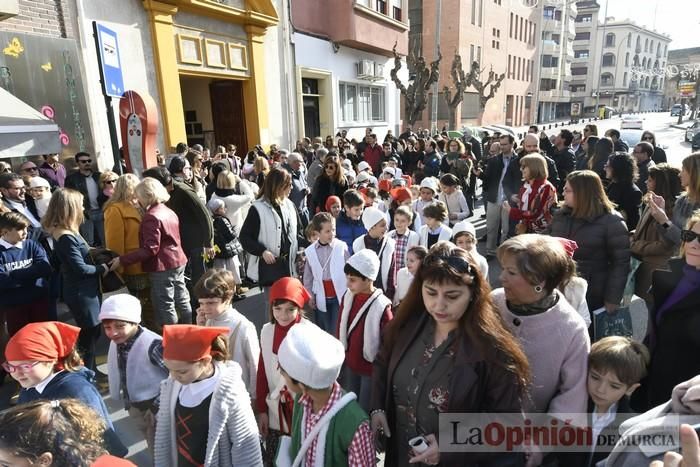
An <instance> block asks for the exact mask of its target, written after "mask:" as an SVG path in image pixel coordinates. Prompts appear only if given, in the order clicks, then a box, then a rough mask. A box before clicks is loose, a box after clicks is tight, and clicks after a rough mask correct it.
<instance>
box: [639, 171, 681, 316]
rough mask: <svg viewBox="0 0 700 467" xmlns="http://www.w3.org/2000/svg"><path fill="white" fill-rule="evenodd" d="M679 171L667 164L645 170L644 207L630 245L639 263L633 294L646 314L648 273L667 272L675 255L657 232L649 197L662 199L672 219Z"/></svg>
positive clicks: (673, 250)
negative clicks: (639, 300)
mask: <svg viewBox="0 0 700 467" xmlns="http://www.w3.org/2000/svg"><path fill="white" fill-rule="evenodd" d="M679 174H680V171H679V170H678V169H677V168H675V167H671V166H670V165H668V164H659V165H656V166H652V167H650V168H649V177H647V181H646V184H647V190H648V191H649V193H648V194H647V196H645V202H646V203H647V206H646V207H645V208H644V211H643V212H642V218H641V219H640V221H639V224H637V228H636V229H635V230H634V236H633V237H632V240H631V241H630V251H631V252H632V256H634V257H635V258H637V259H638V260H639V261H641V262H642V263H641V264H640V265H639V267H638V268H637V272H636V273H635V278H634V293H635V294H636V295H638V296H640V297H642V298H643V299H644V300H645V301H646V302H647V307H648V308H649V310H651V309H653V299H652V295H651V293H649V288H650V287H651V273H652V272H654V271H655V270H657V269H668V260H669V258H671V256H673V255H674V253H675V248H674V246H673V244H672V243H669V242H668V241H666V240H664V238H663V237H662V235H661V233H660V232H659V229H658V223H657V222H656V220H655V219H654V217H653V216H652V215H651V211H652V210H651V208H650V207H649V206H648V204H649V203H650V197H651V193H654V194H656V195H657V196H661V197H662V198H663V199H664V210H665V211H666V215H667V216H673V206H674V204H675V203H676V198H678V195H680V193H681V179H680V176H679Z"/></svg>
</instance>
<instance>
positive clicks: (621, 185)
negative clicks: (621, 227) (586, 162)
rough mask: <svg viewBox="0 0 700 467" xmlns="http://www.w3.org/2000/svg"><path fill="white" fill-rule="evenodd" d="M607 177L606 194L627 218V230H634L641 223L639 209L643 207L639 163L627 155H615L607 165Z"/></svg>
mask: <svg viewBox="0 0 700 467" xmlns="http://www.w3.org/2000/svg"><path fill="white" fill-rule="evenodd" d="M605 177H606V178H607V179H608V180H610V183H609V184H608V186H607V188H606V189H605V192H606V194H607V195H608V198H609V199H610V201H612V202H613V203H615V205H617V209H618V210H619V211H620V213H621V214H622V215H623V216H624V217H625V221H626V222H627V228H628V229H629V230H634V229H635V228H636V227H637V223H639V208H640V206H641V205H642V190H640V189H639V187H638V186H637V184H636V183H635V182H636V181H637V178H638V177H639V172H638V170H637V162H636V161H635V159H634V157H632V156H631V155H629V154H626V153H621V152H620V153H615V154H613V155H612V156H610V158H609V159H608V162H607V164H605Z"/></svg>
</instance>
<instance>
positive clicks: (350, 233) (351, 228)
mask: <svg viewBox="0 0 700 467" xmlns="http://www.w3.org/2000/svg"><path fill="white" fill-rule="evenodd" d="M366 233H367V229H365V226H364V224H363V223H362V220H361V219H358V220H356V221H355V220H352V219H350V218H349V217H348V216H347V215H346V214H345V210H342V211H340V214H339V215H338V219H337V220H336V221H335V236H336V237H337V238H338V240H342V241H344V242H345V243H346V244H347V246H348V250H349V253H350V254H351V255H352V254H353V251H352V242H354V241H355V239H356V238H357V237H359V236H360V235H364V234H366Z"/></svg>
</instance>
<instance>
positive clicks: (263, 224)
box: [240, 169, 299, 290]
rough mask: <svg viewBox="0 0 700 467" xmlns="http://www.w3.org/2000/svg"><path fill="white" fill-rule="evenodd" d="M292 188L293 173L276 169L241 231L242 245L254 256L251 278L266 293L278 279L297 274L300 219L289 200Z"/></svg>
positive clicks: (249, 261)
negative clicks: (296, 262)
mask: <svg viewBox="0 0 700 467" xmlns="http://www.w3.org/2000/svg"><path fill="white" fill-rule="evenodd" d="M291 189H292V177H291V175H290V174H289V172H287V171H286V170H284V169H272V170H271V171H270V173H269V174H268V176H267V178H266V179H265V184H264V185H263V187H262V189H261V190H260V194H259V195H258V199H257V200H255V202H253V205H252V207H251V209H250V210H249V211H248V216H247V217H246V218H245V222H243V228H242V229H241V234H240V241H241V245H243V248H244V249H245V250H246V251H247V252H248V253H249V254H250V258H249V260H248V277H249V278H250V279H252V280H253V281H255V282H258V283H259V284H260V285H261V286H263V287H265V288H266V289H265V290H267V287H269V286H270V285H272V284H273V283H274V282H275V281H276V280H277V279H280V278H282V277H286V276H295V275H296V272H295V271H296V268H295V261H296V255H297V250H298V249H299V248H298V240H297V234H298V232H297V226H298V222H297V221H298V216H297V212H296V209H295V208H294V203H292V202H291V201H290V200H289V192H290V191H291Z"/></svg>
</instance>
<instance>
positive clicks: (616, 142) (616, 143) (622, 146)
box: [605, 128, 630, 152]
mask: <svg viewBox="0 0 700 467" xmlns="http://www.w3.org/2000/svg"><path fill="white" fill-rule="evenodd" d="M605 136H607V137H608V138H610V139H611V140H612V141H613V147H614V148H615V152H629V150H630V146H629V144H627V141H625V140H623V139H622V138H621V136H620V132H619V131H617V130H616V129H615V128H610V129H609V130H608V131H606V132H605Z"/></svg>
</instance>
